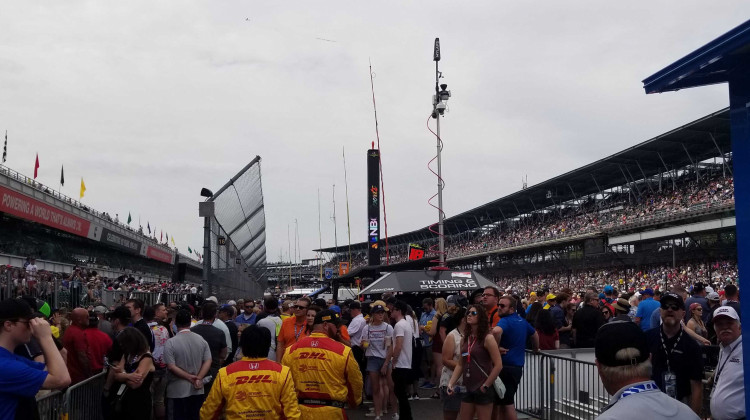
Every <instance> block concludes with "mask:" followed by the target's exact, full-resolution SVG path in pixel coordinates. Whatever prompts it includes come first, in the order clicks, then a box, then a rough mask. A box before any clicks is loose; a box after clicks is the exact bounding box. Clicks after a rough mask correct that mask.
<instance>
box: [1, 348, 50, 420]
mask: <svg viewBox="0 0 750 420" xmlns="http://www.w3.org/2000/svg"><path fill="white" fill-rule="evenodd" d="M0 372H2V375H0V420H13V419H14V418H15V417H16V407H18V400H19V399H21V398H34V396H35V395H36V393H37V392H39V390H40V389H41V388H42V384H44V380H45V379H47V372H46V371H45V370H44V364H43V363H38V362H34V361H31V360H28V359H24V358H23V357H20V356H16V355H15V354H13V353H11V352H9V351H8V350H6V349H5V348H3V347H0Z"/></svg>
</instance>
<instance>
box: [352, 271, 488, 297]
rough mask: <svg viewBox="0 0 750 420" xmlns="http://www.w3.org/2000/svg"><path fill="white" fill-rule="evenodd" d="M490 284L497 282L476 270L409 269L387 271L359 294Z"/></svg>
mask: <svg viewBox="0 0 750 420" xmlns="http://www.w3.org/2000/svg"><path fill="white" fill-rule="evenodd" d="M488 286H495V284H494V283H493V282H491V281H490V280H488V279H487V278H486V277H484V276H483V275H481V274H479V273H477V272H476V271H469V270H466V271H458V270H407V271H394V272H392V273H386V274H384V275H383V276H381V277H380V278H379V279H377V280H375V281H374V282H373V283H372V284H371V285H369V286H367V287H366V288H364V289H363V290H362V291H361V292H359V294H360V295H366V294H376V293H385V292H449V291H457V290H476V289H480V288H484V287H488Z"/></svg>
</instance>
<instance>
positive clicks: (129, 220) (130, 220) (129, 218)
mask: <svg viewBox="0 0 750 420" xmlns="http://www.w3.org/2000/svg"><path fill="white" fill-rule="evenodd" d="M132 221H133V218H132V217H130V212H128V224H130V222H132Z"/></svg>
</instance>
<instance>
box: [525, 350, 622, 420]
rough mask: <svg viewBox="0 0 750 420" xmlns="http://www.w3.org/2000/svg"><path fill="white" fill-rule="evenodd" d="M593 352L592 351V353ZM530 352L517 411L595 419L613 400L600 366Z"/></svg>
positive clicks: (535, 415)
mask: <svg viewBox="0 0 750 420" xmlns="http://www.w3.org/2000/svg"><path fill="white" fill-rule="evenodd" d="M589 353H590V352H589ZM568 354H569V355H570V356H572V357H567V356H561V355H555V354H550V353H540V354H534V353H531V352H527V353H526V361H525V366H524V372H523V377H522V379H521V383H520V384H519V386H518V392H517V393H516V401H515V403H516V410H518V411H519V412H521V413H524V414H528V415H530V416H533V417H536V418H539V419H543V420H547V419H560V418H564V419H582V420H583V419H594V418H596V416H598V415H599V414H600V412H601V409H602V408H603V407H604V406H605V405H607V404H608V403H609V394H608V393H607V391H606V390H605V389H604V385H602V382H601V379H599V373H598V371H597V368H596V365H595V364H594V363H593V362H591V361H586V360H582V359H580V358H575V357H576V352H575V351H573V352H570V353H568Z"/></svg>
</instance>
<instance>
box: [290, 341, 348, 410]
mask: <svg viewBox="0 0 750 420" xmlns="http://www.w3.org/2000/svg"><path fill="white" fill-rule="evenodd" d="M282 364H283V365H284V366H288V367H289V368H290V369H291V371H292V376H293V377H294V384H295V387H296V388H297V397H298V398H299V405H300V410H301V412H302V418H303V419H311V420H317V419H321V420H335V419H346V412H345V411H344V408H345V406H346V405H347V404H348V405H349V407H350V408H356V407H357V406H359V404H360V403H361V402H362V374H361V373H360V371H359V365H357V361H356V360H355V359H354V356H353V355H352V349H351V348H349V347H347V346H345V345H344V344H341V343H339V342H338V341H335V340H333V339H331V338H329V337H328V336H327V335H325V334H322V333H312V334H311V335H310V336H309V337H305V338H303V339H300V340H299V341H298V342H297V343H295V344H293V345H292V346H290V347H289V348H287V349H286V351H285V353H284V358H283V359H282Z"/></svg>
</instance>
